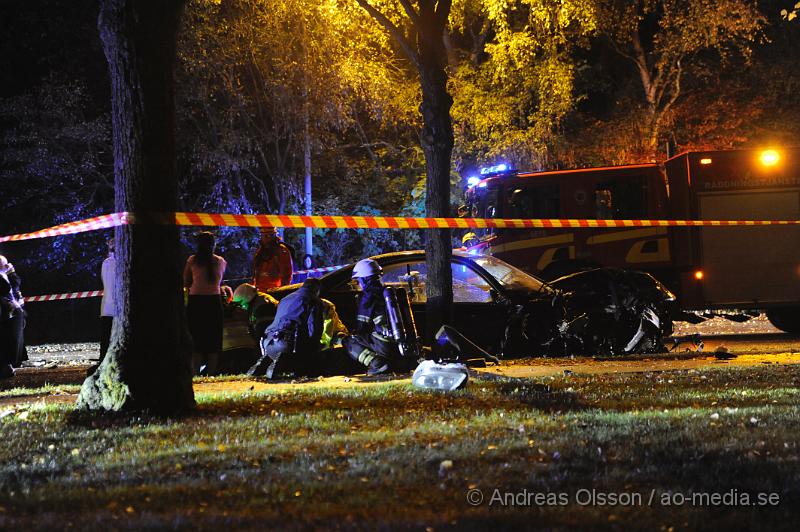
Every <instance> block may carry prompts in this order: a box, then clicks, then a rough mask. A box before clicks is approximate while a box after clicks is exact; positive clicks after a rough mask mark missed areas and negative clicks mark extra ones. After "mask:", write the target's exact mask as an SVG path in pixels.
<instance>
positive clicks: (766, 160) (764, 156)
mask: <svg viewBox="0 0 800 532" xmlns="http://www.w3.org/2000/svg"><path fill="white" fill-rule="evenodd" d="M780 159H781V156H780V154H779V153H778V152H777V151H775V150H764V151H762V152H761V155H759V156H758V160H759V161H760V162H761V164H763V165H764V166H775V165H776V164H778V161H779V160H780Z"/></svg>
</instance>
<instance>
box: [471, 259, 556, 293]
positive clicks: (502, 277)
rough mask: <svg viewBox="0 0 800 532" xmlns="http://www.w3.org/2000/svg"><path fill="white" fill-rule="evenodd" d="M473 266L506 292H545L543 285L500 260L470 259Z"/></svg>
mask: <svg viewBox="0 0 800 532" xmlns="http://www.w3.org/2000/svg"><path fill="white" fill-rule="evenodd" d="M471 258H472V260H474V261H475V264H477V265H478V266H480V267H481V268H483V269H484V270H486V271H487V272H488V273H489V274H490V275H491V276H492V277H494V278H495V279H497V281H498V282H499V283H500V284H501V285H503V286H504V287H505V288H506V289H508V290H513V291H526V292H531V291H532V292H539V291H542V290H547V289H546V288H544V286H545V285H544V283H543V282H542V281H540V280H539V279H537V278H536V277H533V276H531V275H529V274H527V273H525V272H523V271H522V270H520V269H517V268H515V267H514V266H512V265H510V264H508V263H507V262H503V261H502V260H500V259H497V258H495V257H490V256H478V257H471Z"/></svg>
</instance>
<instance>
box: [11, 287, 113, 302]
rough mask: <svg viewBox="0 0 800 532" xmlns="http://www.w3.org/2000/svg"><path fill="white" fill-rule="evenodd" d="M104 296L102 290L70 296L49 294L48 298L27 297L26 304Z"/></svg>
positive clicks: (74, 293) (76, 293)
mask: <svg viewBox="0 0 800 532" xmlns="http://www.w3.org/2000/svg"><path fill="white" fill-rule="evenodd" d="M102 295H103V291H102V290H93V291H90V292H70V293H69V294H49V295H46V296H28V297H25V298H24V300H25V303H36V302H37V301H60V300H62V299H81V298H84V297H100V296H102Z"/></svg>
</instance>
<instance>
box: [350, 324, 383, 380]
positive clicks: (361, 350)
mask: <svg viewBox="0 0 800 532" xmlns="http://www.w3.org/2000/svg"><path fill="white" fill-rule="evenodd" d="M342 345H344V347H345V348H346V349H347V354H348V355H350V358H352V359H353V360H355V361H356V362H358V363H359V364H362V365H364V366H366V367H367V375H370V376H372V375H379V374H381V373H386V372H387V371H389V361H388V360H387V359H386V358H384V357H382V356H380V355H379V354H378V353H376V352H375V351H374V350H372V349H371V348H370V347H369V344H368V342H367V341H365V340H364V338H361V337H360V336H359V335H355V334H354V335H350V336H345V338H344V340H343V341H342Z"/></svg>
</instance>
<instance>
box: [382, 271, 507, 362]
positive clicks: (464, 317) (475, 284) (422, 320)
mask: <svg viewBox="0 0 800 532" xmlns="http://www.w3.org/2000/svg"><path fill="white" fill-rule="evenodd" d="M383 271H384V275H383V282H384V284H386V285H389V286H395V287H400V286H402V287H404V288H405V289H406V291H407V292H408V293H409V300H410V301H411V309H412V312H413V313H414V320H415V322H416V327H417V332H418V334H420V335H421V336H422V335H424V334H425V325H426V321H427V320H426V315H425V303H426V301H427V299H426V294H425V285H426V283H427V277H428V276H427V272H428V270H427V267H426V265H425V262H424V261H421V260H416V261H407V262H401V263H396V264H392V265H389V266H384V267H383ZM452 273H453V317H454V321H453V323H452V326H453V327H455V328H456V329H458V331H459V332H460V333H461V334H463V335H464V336H466V337H467V338H469V339H470V340H472V341H473V342H475V343H476V344H478V345H479V346H481V347H483V348H484V349H487V350H495V351H496V349H497V348H498V347H499V345H500V340H501V339H502V337H503V333H504V330H505V318H506V313H505V310H504V309H503V308H502V307H501V306H500V305H498V304H497V303H496V302H495V301H494V297H493V294H492V291H491V285H490V284H489V282H488V281H487V280H486V278H485V277H484V276H483V273H481V272H480V271H479V270H478V269H477V268H476V267H475V266H474V264H472V263H471V262H469V261H465V262H464V263H460V262H459V263H455V262H454V263H452Z"/></svg>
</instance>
